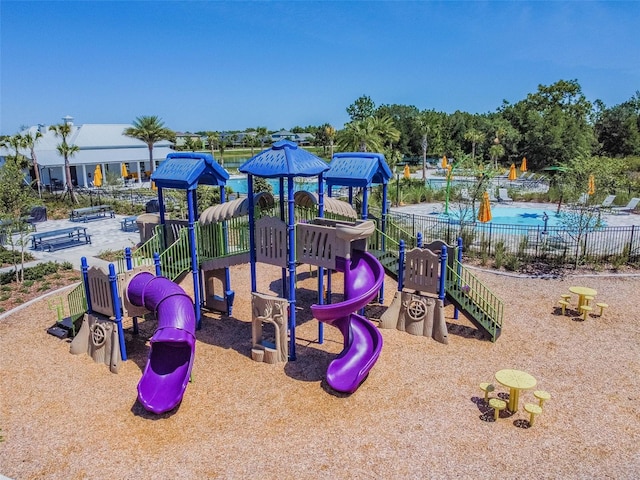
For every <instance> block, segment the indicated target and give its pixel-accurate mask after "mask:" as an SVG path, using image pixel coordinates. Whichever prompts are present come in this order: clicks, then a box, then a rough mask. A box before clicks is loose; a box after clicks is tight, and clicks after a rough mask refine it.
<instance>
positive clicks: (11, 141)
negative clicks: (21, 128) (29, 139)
mask: <svg viewBox="0 0 640 480" xmlns="http://www.w3.org/2000/svg"><path fill="white" fill-rule="evenodd" d="M2 146H3V147H6V148H12V149H13V150H15V151H16V154H15V156H13V157H12V158H13V159H14V161H15V163H16V165H18V167H20V168H23V167H24V166H25V165H24V162H21V161H20V156H21V154H20V149H21V148H24V138H23V137H22V135H20V134H19V133H16V134H15V135H11V136H10V137H7V138H5V139H4V140H3V141H2Z"/></svg>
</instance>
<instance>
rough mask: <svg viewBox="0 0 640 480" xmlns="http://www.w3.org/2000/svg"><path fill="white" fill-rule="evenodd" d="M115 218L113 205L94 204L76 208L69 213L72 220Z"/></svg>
mask: <svg viewBox="0 0 640 480" xmlns="http://www.w3.org/2000/svg"><path fill="white" fill-rule="evenodd" d="M107 216H108V217H109V218H113V217H115V212H114V211H113V208H111V205H94V206H93V207H84V208H74V209H73V210H71V213H70V214H69V220H71V221H72V222H85V223H86V222H88V221H89V220H96V219H100V218H106V217H107Z"/></svg>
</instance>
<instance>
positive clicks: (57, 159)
mask: <svg viewBox="0 0 640 480" xmlns="http://www.w3.org/2000/svg"><path fill="white" fill-rule="evenodd" d="M63 120H64V121H65V122H68V123H71V124H72V127H71V135H69V137H67V143H68V144H69V145H76V146H78V147H79V151H78V152H76V153H75V154H74V155H73V156H72V157H71V158H70V159H69V163H70V164H71V180H72V182H73V184H74V185H76V186H81V187H87V186H92V185H93V183H92V180H93V173H94V171H95V168H96V165H100V168H101V171H102V176H103V178H105V176H106V172H113V173H114V174H115V175H117V176H118V177H121V176H122V165H123V164H124V165H126V167H127V172H128V173H129V174H131V176H132V177H133V178H136V179H137V181H138V182H142V181H144V180H145V179H146V177H147V176H148V174H149V172H150V170H151V169H150V165H149V148H148V146H147V144H146V143H144V142H143V141H141V140H137V139H135V138H131V137H127V136H125V135H124V131H125V130H126V129H127V128H129V127H131V126H132V125H129V124H84V125H77V126H76V125H73V123H72V120H73V118H71V117H64V118H63ZM36 131H40V133H41V134H42V137H40V138H39V139H38V141H37V142H36V145H35V154H36V159H37V161H38V167H39V169H40V181H41V182H42V184H43V185H45V186H53V187H55V186H58V187H61V186H62V185H63V184H64V157H62V156H61V155H60V154H59V153H58V151H57V146H58V145H60V143H61V142H62V139H61V138H60V137H56V136H55V134H54V132H52V131H50V130H49V127H48V126H47V125H38V126H34V127H30V128H28V129H27V130H24V131H22V132H20V133H21V134H25V133H28V132H31V133H32V134H35V132H36ZM171 147H172V144H171V142H169V141H168V140H163V141H160V142H157V143H156V144H155V145H154V148H153V160H154V161H155V162H156V166H157V165H158V163H159V162H161V161H163V160H164V159H165V158H166V156H167V154H169V153H173V152H174V150H173V149H172V148H171ZM14 153H15V152H13V151H10V150H8V149H6V148H4V149H2V150H0V156H3V157H4V156H7V155H13V154H14ZM20 153H21V154H23V155H24V156H25V157H27V158H29V159H30V158H31V153H30V152H29V151H28V150H21V151H20ZM31 176H32V177H34V174H33V172H32V173H31Z"/></svg>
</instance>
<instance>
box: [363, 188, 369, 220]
mask: <svg viewBox="0 0 640 480" xmlns="http://www.w3.org/2000/svg"><path fill="white" fill-rule="evenodd" d="M368 215H369V189H368V188H367V187H364V188H363V189H362V220H366V219H367V217H368Z"/></svg>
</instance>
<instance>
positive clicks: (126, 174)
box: [122, 163, 129, 178]
mask: <svg viewBox="0 0 640 480" xmlns="http://www.w3.org/2000/svg"><path fill="white" fill-rule="evenodd" d="M128 176H129V172H127V164H126V163H123V164H122V178H127V177H128Z"/></svg>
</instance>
